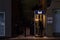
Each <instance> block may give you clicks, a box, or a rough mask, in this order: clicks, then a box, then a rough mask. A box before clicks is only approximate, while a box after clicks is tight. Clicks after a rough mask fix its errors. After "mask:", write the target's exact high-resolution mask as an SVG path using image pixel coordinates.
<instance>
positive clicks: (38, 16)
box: [34, 10, 45, 36]
mask: <svg viewBox="0 0 60 40" xmlns="http://www.w3.org/2000/svg"><path fill="white" fill-rule="evenodd" d="M44 13H45V11H44V10H35V11H34V35H35V36H43V31H44V21H45V16H44Z"/></svg>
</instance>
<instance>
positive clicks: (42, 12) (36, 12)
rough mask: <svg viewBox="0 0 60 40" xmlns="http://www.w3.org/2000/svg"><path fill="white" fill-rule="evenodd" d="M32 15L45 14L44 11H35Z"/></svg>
mask: <svg viewBox="0 0 60 40" xmlns="http://www.w3.org/2000/svg"><path fill="white" fill-rule="evenodd" d="M34 13H35V14H45V11H44V10H41V11H39V10H35V11H34Z"/></svg>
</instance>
